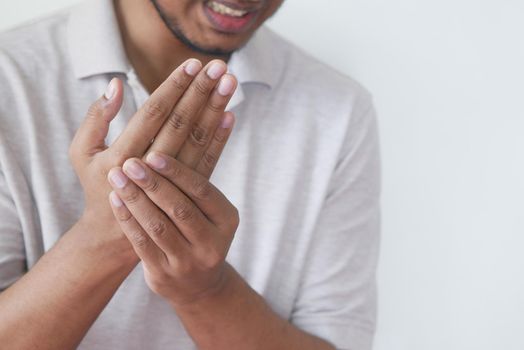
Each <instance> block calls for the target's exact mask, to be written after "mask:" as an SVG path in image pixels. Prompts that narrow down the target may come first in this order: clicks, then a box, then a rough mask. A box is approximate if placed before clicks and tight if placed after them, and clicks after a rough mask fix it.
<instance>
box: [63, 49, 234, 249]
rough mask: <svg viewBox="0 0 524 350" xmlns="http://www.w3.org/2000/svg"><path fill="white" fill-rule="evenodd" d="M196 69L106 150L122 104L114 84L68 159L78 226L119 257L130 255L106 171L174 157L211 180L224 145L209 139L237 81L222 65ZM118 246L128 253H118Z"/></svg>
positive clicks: (181, 75) (164, 90) (186, 69)
mask: <svg viewBox="0 0 524 350" xmlns="http://www.w3.org/2000/svg"><path fill="white" fill-rule="evenodd" d="M201 68H202V67H201V64H200V62H199V61H197V60H194V59H191V60H188V61H187V62H185V63H184V64H183V65H181V66H180V67H178V68H177V69H176V70H175V71H174V72H173V73H172V74H171V75H170V76H169V77H168V78H167V79H166V81H165V82H164V83H163V84H162V85H161V86H160V87H159V88H158V89H157V90H156V91H155V92H154V93H153V94H152V95H151V97H150V98H149V99H148V100H147V102H146V103H145V104H144V106H142V107H141V108H140V109H139V110H138V112H137V113H136V114H135V115H134V116H133V117H132V119H131V120H130V122H129V124H128V125H127V127H126V128H125V130H124V131H123V132H122V134H121V135H120V136H119V137H118V138H117V140H115V142H114V143H113V144H112V145H111V146H109V147H108V146H107V145H105V143H104V140H105V137H106V136H107V132H108V129H109V124H110V122H111V121H112V120H113V118H114V117H115V116H116V114H117V112H118V110H119V109H120V107H121V104H122V83H121V82H120V81H119V80H118V79H114V80H113V81H112V82H111V84H110V86H109V88H108V91H107V92H106V95H105V96H104V97H101V98H100V99H99V100H98V101H96V102H95V103H94V104H93V105H92V106H91V108H90V110H89V112H88V114H87V117H86V118H85V120H84V122H83V124H82V126H81V127H80V128H79V130H78V132H77V134H76V135H75V138H74V139H73V142H72V144H71V147H70V150H69V155H70V159H71V162H72V164H73V167H74V169H75V171H76V173H77V175H78V177H79V179H80V182H81V184H82V187H83V190H84V194H85V202H86V207H85V210H84V214H83V216H82V218H81V219H80V222H79V223H80V225H81V226H82V227H85V229H86V230H89V231H91V232H92V233H93V235H92V237H93V239H96V235H95V233H97V232H100V233H103V235H102V236H100V238H101V239H102V240H103V242H107V240H110V241H111V244H112V243H113V241H115V242H119V243H121V244H118V245H117V246H115V248H116V247H119V248H117V250H118V251H124V252H131V253H132V250H131V249H130V248H131V247H130V246H129V243H127V240H126V239H125V237H124V236H123V235H122V234H121V230H120V228H119V227H118V224H117V223H116V221H115V219H114V216H113V214H112V213H111V210H110V208H109V205H108V204H107V200H106V198H107V196H108V194H109V192H110V190H111V189H110V187H109V186H108V184H107V182H106V176H107V174H108V172H109V169H111V168H112V167H115V166H121V165H122V164H123V162H124V161H125V160H126V159H128V158H130V157H145V155H146V154H147V152H151V151H152V150H157V151H162V152H165V153H166V154H169V155H171V156H175V157H177V159H179V161H181V162H183V163H184V164H188V165H189V166H191V167H192V168H194V169H195V170H196V171H197V172H199V173H200V174H201V175H202V176H204V177H206V178H208V177H209V176H210V175H211V173H212V171H213V168H214V166H215V164H216V162H217V159H218V157H219V155H220V150H221V148H222V147H223V144H222V143H223V142H224V138H223V137H222V138H220V137H213V135H214V134H215V130H216V129H217V127H218V125H219V124H220V123H221V122H222V121H223V118H224V109H225V107H226V105H227V102H228V101H229V99H230V98H231V95H232V93H233V91H234V89H235V87H236V80H235V78H234V77H233V76H231V75H229V74H225V75H224V73H225V72H226V69H227V67H226V65H225V63H223V62H222V61H218V60H214V61H211V62H210V63H209V64H208V65H207V66H206V67H205V68H204V69H201ZM220 78H221V79H220ZM219 79H220V82H218V81H219ZM217 83H218V84H217ZM226 131H227V129H226ZM153 139H154V142H153V143H151V140H153ZM123 246H125V247H126V248H127V249H121V247H123ZM132 255H133V256H134V254H132Z"/></svg>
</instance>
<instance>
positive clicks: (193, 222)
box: [123, 158, 214, 244]
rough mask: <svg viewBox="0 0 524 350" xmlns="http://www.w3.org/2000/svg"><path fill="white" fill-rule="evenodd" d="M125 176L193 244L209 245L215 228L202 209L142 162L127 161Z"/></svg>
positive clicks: (134, 159) (124, 167)
mask: <svg viewBox="0 0 524 350" xmlns="http://www.w3.org/2000/svg"><path fill="white" fill-rule="evenodd" d="M123 169H124V172H125V173H126V175H128V176H129V177H130V178H131V179H132V180H133V181H134V182H135V183H136V184H137V185H138V186H140V188H141V189H142V191H143V192H142V193H145V195H147V197H149V198H150V199H151V201H153V202H154V203H155V204H156V205H157V206H158V207H159V208H160V209H162V210H163V211H164V213H165V214H166V215H167V216H168V217H169V218H170V219H171V220H172V222H173V223H174V224H175V225H176V227H177V228H178V230H179V231H180V232H181V233H182V234H183V235H184V237H185V238H186V239H187V240H188V241H189V242H190V243H195V244H202V243H206V242H209V240H210V239H211V238H212V237H211V234H210V233H211V232H213V230H214V226H213V225H212V224H211V223H210V222H209V220H208V219H207V218H206V216H205V215H204V214H203V213H202V212H201V211H200V209H199V208H198V207H197V206H196V205H195V204H194V203H193V202H192V201H191V200H190V199H189V198H187V196H186V195H185V194H184V193H183V192H182V191H180V190H179V189H178V188H177V187H176V186H175V185H174V184H173V183H171V182H170V181H169V180H167V179H166V178H164V177H163V176H161V175H160V174H158V173H157V172H155V171H153V170H152V169H151V168H149V167H148V166H147V165H146V164H145V163H144V162H143V161H141V160H140V159H138V158H132V159H129V160H127V161H126V162H125V163H124V166H123Z"/></svg>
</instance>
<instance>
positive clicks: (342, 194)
mask: <svg viewBox="0 0 524 350" xmlns="http://www.w3.org/2000/svg"><path fill="white" fill-rule="evenodd" d="M379 196H380V155H379V142H378V131H377V122H376V115H375V110H374V108H373V106H372V103H371V102H370V99H368V100H367V102H366V103H360V104H359V105H358V106H356V107H355V108H354V111H353V112H352V116H351V120H350V122H349V127H348V130H347V133H346V138H345V141H344V146H343V147H342V151H341V154H340V156H339V161H338V164H337V167H336V169H335V170H334V173H333V175H332V178H331V181H330V185H329V189H328V193H327V195H326V198H325V201H324V205H323V207H322V209H321V212H320V215H319V218H318V220H317V223H316V226H315V227H316V228H315V232H314V238H313V241H312V244H311V247H310V250H309V251H308V258H307V262H306V266H305V269H304V275H303V276H302V280H301V287H300V290H299V294H298V297H297V300H296V303H295V307H294V310H293V313H292V317H291V322H292V323H293V324H294V325H296V326H297V327H299V328H300V329H302V330H304V331H306V332H308V333H310V334H313V335H316V336H318V337H320V338H322V339H324V340H326V341H328V342H330V343H331V344H333V345H334V346H335V347H336V348H337V349H344V350H370V349H371V348H372V340H373V335H374V331H375V319H376V282H375V272H376V265H377V256H378V246H379V235H380V205H379Z"/></svg>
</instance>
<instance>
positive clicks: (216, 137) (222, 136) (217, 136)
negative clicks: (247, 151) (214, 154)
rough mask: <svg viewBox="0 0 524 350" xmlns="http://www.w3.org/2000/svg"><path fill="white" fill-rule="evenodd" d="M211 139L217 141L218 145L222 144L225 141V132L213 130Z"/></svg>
mask: <svg viewBox="0 0 524 350" xmlns="http://www.w3.org/2000/svg"><path fill="white" fill-rule="evenodd" d="M213 139H214V140H215V142H216V143H218V145H220V146H222V145H224V144H225V143H226V141H227V134H226V133H224V132H215V135H214V137H213Z"/></svg>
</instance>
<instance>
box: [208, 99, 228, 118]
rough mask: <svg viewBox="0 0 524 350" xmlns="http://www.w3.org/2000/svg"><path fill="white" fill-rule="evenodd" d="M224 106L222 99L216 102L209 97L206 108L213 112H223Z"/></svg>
mask: <svg viewBox="0 0 524 350" xmlns="http://www.w3.org/2000/svg"><path fill="white" fill-rule="evenodd" d="M225 107H226V106H225V104H224V102H222V101H221V102H218V101H214V100H213V99H210V100H209V102H208V103H207V109H208V110H209V111H211V112H212V113H213V114H221V113H222V112H224V108H225Z"/></svg>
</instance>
